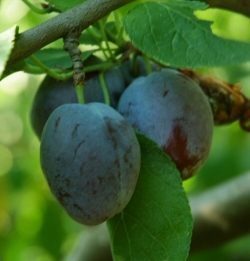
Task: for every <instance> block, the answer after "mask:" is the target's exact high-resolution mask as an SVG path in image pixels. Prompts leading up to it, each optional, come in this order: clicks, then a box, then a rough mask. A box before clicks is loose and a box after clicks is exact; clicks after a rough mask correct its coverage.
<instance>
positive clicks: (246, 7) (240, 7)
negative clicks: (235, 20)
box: [202, 0, 250, 17]
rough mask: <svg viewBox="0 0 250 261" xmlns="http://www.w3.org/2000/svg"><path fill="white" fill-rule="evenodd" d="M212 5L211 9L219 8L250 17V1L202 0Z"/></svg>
mask: <svg viewBox="0 0 250 261" xmlns="http://www.w3.org/2000/svg"><path fill="white" fill-rule="evenodd" d="M202 1H203V2H206V3H207V4H209V5H210V7H217V8H222V9H228V10H231V11H233V12H236V13H240V14H243V15H246V16H249V17H250V1H249V0H202Z"/></svg>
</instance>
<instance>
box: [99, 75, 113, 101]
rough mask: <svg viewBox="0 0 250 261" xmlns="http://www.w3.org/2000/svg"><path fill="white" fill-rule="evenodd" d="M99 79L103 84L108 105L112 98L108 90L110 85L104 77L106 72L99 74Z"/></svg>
mask: <svg viewBox="0 0 250 261" xmlns="http://www.w3.org/2000/svg"><path fill="white" fill-rule="evenodd" d="M98 77H99V81H100V83H101V86H102V91H103V95H104V101H105V103H106V104H107V105H110V98H109V92H108V87H107V84H106V81H105V78H104V73H103V72H102V73H100V74H99V76H98Z"/></svg>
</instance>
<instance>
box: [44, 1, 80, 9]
mask: <svg viewBox="0 0 250 261" xmlns="http://www.w3.org/2000/svg"><path fill="white" fill-rule="evenodd" d="M84 1H85V0H70V1H62V0H49V1H48V2H49V3H50V4H52V5H54V6H55V7H56V8H58V9H60V10H62V11H66V10H68V9H70V8H72V7H74V6H76V5H78V4H80V3H82V2H84Z"/></svg>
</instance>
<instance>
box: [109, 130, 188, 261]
mask: <svg viewBox="0 0 250 261" xmlns="http://www.w3.org/2000/svg"><path fill="white" fill-rule="evenodd" d="M137 137H138V140H139V142H140V146H141V154H142V164H141V172H140V175H139V180H138V183H137V186H136V190H135V192H134V195H133V197H132V199H131V201H130V202H129V204H128V205H127V207H126V208H125V209H124V210H123V211H122V213H120V214H119V215H116V216H115V217H113V218H112V219H110V220H109V221H107V225H108V229H109V233H110V238H111V247H112V252H113V256H114V260H115V261H122V260H126V261H142V260H143V261H159V260H162V261H163V260H171V261H183V260H186V258H187V255H188V251H189V244H190V238H191V231H192V216H191V213H190V208H189V204H188V200H187V197H186V194H185V192H184V191H183V188H182V182H181V178H180V174H179V172H178V171H177V170H176V168H175V165H174V164H173V163H172V161H171V160H170V159H169V157H168V156H167V155H166V154H165V153H164V152H163V151H162V149H160V148H159V147H158V146H157V145H156V144H155V143H154V142H153V141H151V140H150V139H148V138H146V137H145V136H143V135H141V134H138V135H137Z"/></svg>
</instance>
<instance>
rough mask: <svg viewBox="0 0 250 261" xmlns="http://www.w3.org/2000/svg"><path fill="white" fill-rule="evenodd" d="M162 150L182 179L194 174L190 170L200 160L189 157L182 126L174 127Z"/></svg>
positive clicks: (186, 139)
mask: <svg viewBox="0 0 250 261" xmlns="http://www.w3.org/2000/svg"><path fill="white" fill-rule="evenodd" d="M163 150H164V151H165V152H166V153H167V154H168V155H169V156H170V157H171V158H172V160H173V161H174V162H175V164H176V166H177V168H178V170H179V171H180V172H181V174H182V178H183V179H186V178H188V177H189V176H191V175H192V174H194V173H192V169H193V168H194V167H195V165H196V164H197V163H198V162H199V161H200V158H199V157H195V156H193V155H190V152H189V150H188V138H187V134H186V133H185V131H184V130H183V128H182V126H180V125H175V127H174V128H173V131H172V135H171V137H170V138H169V140H168V143H167V144H166V145H165V146H163ZM186 171H188V173H186Z"/></svg>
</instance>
